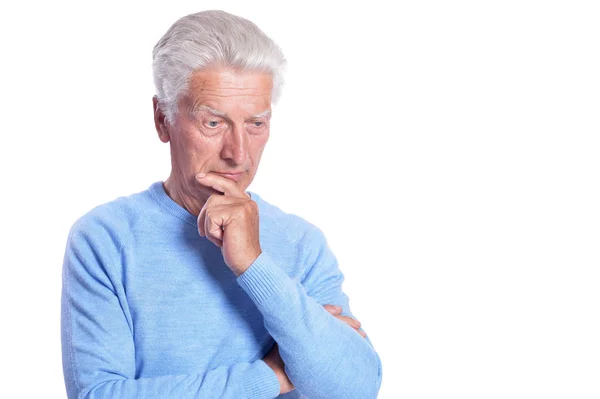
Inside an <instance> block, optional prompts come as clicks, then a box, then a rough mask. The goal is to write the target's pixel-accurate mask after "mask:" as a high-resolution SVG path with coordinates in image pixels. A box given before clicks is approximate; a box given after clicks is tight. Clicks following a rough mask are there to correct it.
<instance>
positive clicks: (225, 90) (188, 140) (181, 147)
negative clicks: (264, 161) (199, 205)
mask: <svg viewBox="0 0 600 399" xmlns="http://www.w3.org/2000/svg"><path fill="white" fill-rule="evenodd" d="M272 88H273V80H272V76H271V75H270V74H268V73H264V72H258V71H239V70H234V69H229V68H211V69H203V70H199V71H197V72H195V73H194V74H193V75H192V76H191V78H190V85H189V91H188V93H187V95H184V96H182V98H181V99H180V101H179V104H178V113H177V115H176V117H175V119H174V121H173V123H172V124H170V125H168V128H167V131H168V137H167V139H168V140H165V139H164V138H163V136H164V135H163V136H161V135H160V132H159V136H161V140H163V141H165V142H166V141H169V140H170V142H171V164H172V167H173V170H172V175H173V174H174V175H175V176H174V177H175V178H176V180H177V181H178V182H179V184H182V185H183V186H185V188H186V190H187V191H189V192H190V193H191V194H193V195H194V196H196V197H204V198H207V197H208V196H210V195H211V194H214V193H215V192H216V191H215V190H213V189H211V188H204V187H203V186H200V185H199V183H198V182H197V181H196V180H195V176H196V175H197V174H198V173H200V172H204V173H208V172H219V173H240V174H239V175H236V176H224V177H226V178H229V179H231V180H233V181H236V184H237V185H238V187H240V189H241V190H245V189H246V188H247V187H248V186H249V185H250V183H251V182H252V180H253V179H254V175H255V174H256V170H257V168H258V164H259V162H260V158H261V155H262V152H263V150H264V147H265V145H266V144H267V140H268V138H269V129H270V118H271V92H272Z"/></svg>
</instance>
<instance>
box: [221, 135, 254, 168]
mask: <svg viewBox="0 0 600 399" xmlns="http://www.w3.org/2000/svg"><path fill="white" fill-rule="evenodd" d="M226 136H227V137H226V138H225V143H224V144H223V151H222V153H221V157H222V158H223V159H231V160H232V161H233V162H235V164H236V165H243V164H244V163H246V158H247V157H248V136H247V133H246V129H245V127H244V126H243V125H242V126H235V127H234V128H232V129H231V130H230V132H229V134H227V135H226Z"/></svg>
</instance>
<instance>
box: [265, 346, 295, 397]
mask: <svg viewBox="0 0 600 399" xmlns="http://www.w3.org/2000/svg"><path fill="white" fill-rule="evenodd" d="M263 361H264V362H265V363H267V366H269V367H271V369H273V371H274V372H275V375H276V376H277V380H278V381H279V387H280V391H279V394H284V393H288V392H290V391H293V390H294V389H296V387H294V384H292V382H291V381H290V379H289V378H288V376H287V374H286V373H285V366H284V364H283V359H281V356H280V355H279V347H278V346H277V342H275V345H273V348H272V349H271V351H270V352H269V353H267V355H266V356H265V357H264V358H263Z"/></svg>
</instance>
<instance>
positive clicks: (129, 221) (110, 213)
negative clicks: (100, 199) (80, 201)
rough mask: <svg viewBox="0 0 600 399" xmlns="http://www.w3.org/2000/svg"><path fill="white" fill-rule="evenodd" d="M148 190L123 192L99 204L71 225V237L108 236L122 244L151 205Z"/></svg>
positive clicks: (101, 237)
mask: <svg viewBox="0 0 600 399" xmlns="http://www.w3.org/2000/svg"><path fill="white" fill-rule="evenodd" d="M150 201H151V199H150V196H149V193H148V190H144V191H141V192H137V193H134V194H130V195H124V196H120V197H118V198H115V199H113V200H111V201H108V202H105V203H102V204H100V205H97V206H95V207H93V208H92V209H90V210H89V211H87V212H86V213H85V214H83V215H82V216H80V217H79V218H78V219H77V220H76V221H75V222H74V223H73V225H72V226H71V230H70V232H69V241H71V240H72V239H73V238H75V237H79V238H84V239H86V241H87V240H92V239H93V240H100V239H104V240H108V241H111V242H113V243H114V244H115V246H117V247H120V246H121V244H122V243H123V241H125V240H126V239H127V237H128V235H129V234H130V233H131V231H133V229H134V226H135V225H136V224H137V223H138V221H139V220H140V219H141V218H142V216H143V215H144V214H145V213H147V212H148V211H149V210H150V209H151V207H150Z"/></svg>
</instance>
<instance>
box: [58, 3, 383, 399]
mask: <svg viewBox="0 0 600 399" xmlns="http://www.w3.org/2000/svg"><path fill="white" fill-rule="evenodd" d="M284 66H285V59H284V57H283V54H282V53H281V50H280V49H279V47H278V46H277V45H276V44H275V43H274V42H273V41H272V40H271V39H269V38H268V37H267V36H266V35H265V34H264V33H263V32H262V31H261V30H260V29H258V28H257V27H256V25H254V24H253V23H251V22H250V21H247V20H245V19H243V18H240V17H237V16H234V15H231V14H227V13H225V12H222V11H206V12H201V13H197V14H193V15H188V16H186V17H183V18H181V19H180V20H178V21H177V22H176V23H175V24H174V25H173V26H172V27H171V28H170V29H169V30H168V31H167V33H166V34H165V35H164V36H163V37H162V38H161V40H160V41H159V42H158V43H157V45H156V46H155V48H154V63H153V67H154V76H155V84H156V90H157V95H156V96H155V97H154V99H153V103H154V120H155V124H156V129H157V132H158V136H159V138H160V140H161V141H163V142H165V143H167V142H168V143H170V149H171V165H172V169H171V174H170V176H169V177H168V179H167V180H166V181H164V183H163V182H162V181H158V182H155V183H153V184H152V185H150V187H149V188H148V189H147V190H145V191H142V192H139V193H136V194H132V195H130V196H127V197H120V198H117V199H115V200H113V201H111V202H108V203H106V204H103V205H100V206H97V207H95V208H94V209H92V210H91V211H89V212H88V213H87V214H85V215H84V216H82V217H81V218H79V219H78V220H77V221H76V222H75V223H74V225H73V227H72V228H71V231H70V233H69V237H68V241H67V246H66V252H65V258H64V265H63V293H62V345H63V369H64V376H65V382H66V387H67V393H68V396H69V397H70V398H145V399H149V398H255V399H259V398H265V399H266V398H274V397H278V396H279V395H281V396H279V397H286V398H291V397H296V398H299V397H308V398H311V399H312V398H344V399H348V398H361V399H365V398H374V397H376V396H377V392H378V390H379V386H380V383H381V362H380V359H379V357H378V355H377V353H376V352H375V350H374V349H373V347H372V345H371V342H370V341H369V340H368V338H367V337H366V335H365V333H364V331H362V329H361V328H360V323H359V322H358V321H356V320H355V319H354V317H353V315H352V313H351V312H350V309H349V307H348V297H347V296H346V295H345V294H344V293H343V292H342V289H341V285H342V281H343V275H342V273H341V272H340V270H339V269H338V265H337V262H336V259H335V257H334V255H333V254H332V252H331V250H330V249H329V248H328V246H327V243H326V240H325V237H324V235H323V233H322V232H321V231H320V230H319V229H318V228H317V227H315V226H314V225H312V224H310V223H308V222H307V221H305V220H304V219H302V218H300V217H299V216H296V215H293V214H289V213H285V212H283V211H281V210H280V209H279V208H277V207H276V206H274V205H271V204H269V203H268V202H266V201H265V200H263V199H262V198H261V197H260V196H259V195H257V194H256V193H254V192H246V191H245V190H246V188H247V187H248V186H249V184H250V183H251V182H252V180H253V178H254V175H255V174H256V171H257V168H258V165H259V162H260V158H261V155H262V152H263V150H264V147H265V145H266V143H267V140H268V138H269V120H270V116H271V104H272V103H275V102H276V101H277V98H278V97H279V95H280V92H281V87H282V84H283V77H282V72H283V68H284ZM259 221H260V224H259Z"/></svg>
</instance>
